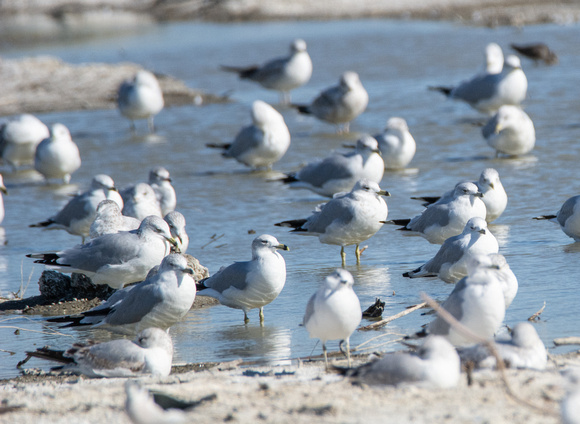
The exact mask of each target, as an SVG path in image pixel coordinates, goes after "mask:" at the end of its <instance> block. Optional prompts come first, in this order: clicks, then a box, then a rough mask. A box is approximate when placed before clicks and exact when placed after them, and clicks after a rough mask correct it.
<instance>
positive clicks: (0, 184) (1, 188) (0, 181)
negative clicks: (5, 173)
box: [0, 174, 8, 224]
mask: <svg viewBox="0 0 580 424" xmlns="http://www.w3.org/2000/svg"><path fill="white" fill-rule="evenodd" d="M2 193H4V194H7V193H8V191H7V190H6V186H5V185H4V177H2V174H0V224H2V221H4V215H5V212H4V199H3V196H2Z"/></svg>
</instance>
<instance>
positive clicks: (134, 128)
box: [129, 119, 137, 133]
mask: <svg viewBox="0 0 580 424" xmlns="http://www.w3.org/2000/svg"><path fill="white" fill-rule="evenodd" d="M129 128H131V133H135V131H137V127H136V126H135V121H133V120H132V119H131V126H130V127H129Z"/></svg>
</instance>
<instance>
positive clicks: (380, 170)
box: [280, 135, 384, 197]
mask: <svg viewBox="0 0 580 424" xmlns="http://www.w3.org/2000/svg"><path fill="white" fill-rule="evenodd" d="M383 174H384V162H383V160H382V159H381V156H380V150H379V146H378V143H377V140H375V139H374V138H373V137H371V136H368V135H365V136H363V137H361V138H360V139H358V140H357V142H356V148H355V151H354V152H349V153H345V154H341V153H334V154H332V155H331V156H328V157H327V158H325V159H322V160H319V161H316V162H312V163H309V164H308V165H306V166H305V167H304V168H302V169H301V170H300V171H298V172H296V173H293V174H288V175H287V176H286V177H285V178H283V179H281V180H280V181H282V182H283V183H285V184H288V185H289V187H291V188H306V189H309V190H311V191H313V192H315V193H318V194H320V195H321V196H327V197H333V196H334V195H335V194H336V193H342V192H349V191H351V190H352V188H353V187H354V185H355V184H356V183H357V181H359V180H361V179H362V178H367V179H369V180H370V181H374V182H376V183H377V184H378V183H380V182H381V180H382V179H383Z"/></svg>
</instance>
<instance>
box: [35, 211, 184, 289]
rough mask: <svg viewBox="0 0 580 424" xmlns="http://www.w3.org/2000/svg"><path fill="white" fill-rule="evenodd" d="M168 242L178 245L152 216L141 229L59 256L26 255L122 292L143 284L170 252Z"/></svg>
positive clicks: (92, 242) (110, 235) (64, 251)
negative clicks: (125, 287)
mask: <svg viewBox="0 0 580 424" xmlns="http://www.w3.org/2000/svg"><path fill="white" fill-rule="evenodd" d="M168 243H170V244H172V245H174V246H176V245H177V242H176V241H175V240H174V239H173V237H171V233H170V231H169V226H168V225H167V223H166V222H165V221H164V220H163V219H161V218H159V217H157V216H148V217H147V218H145V219H144V220H143V221H142V222H141V225H140V226H139V228H138V229H136V230H134V231H122V232H120V233H115V234H105V235H104V236H101V237H97V238H96V239H94V240H91V241H90V242H88V243H86V244H82V245H77V246H75V247H71V248H70V249H66V250H63V251H60V252H57V253H33V254H29V255H26V256H27V257H29V258H34V259H37V260H36V261H34V262H35V263H40V264H45V265H48V266H50V267H52V268H55V269H56V270H58V271H61V272H80V273H82V274H85V275H86V276H87V277H89V278H90V279H91V280H92V282H93V283H94V284H108V285H109V286H111V287H113V288H115V289H118V288H121V287H123V286H124V285H125V284H131V283H135V282H137V281H142V280H144V279H145V277H146V276H147V273H148V272H149V270H150V269H151V268H153V267H154V266H155V265H159V264H160V263H161V261H162V260H163V258H164V257H165V256H166V255H167V254H168V253H169V247H168Z"/></svg>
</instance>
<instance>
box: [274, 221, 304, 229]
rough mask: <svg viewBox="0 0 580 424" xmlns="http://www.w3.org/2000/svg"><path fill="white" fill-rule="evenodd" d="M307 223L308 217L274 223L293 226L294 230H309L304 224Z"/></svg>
mask: <svg viewBox="0 0 580 424" xmlns="http://www.w3.org/2000/svg"><path fill="white" fill-rule="evenodd" d="M304 224H306V219H291V220H290V221H282V222H278V223H277V224H274V225H275V226H276V227H288V228H293V230H292V231H307V230H305V229H304V228H302V226H303V225H304Z"/></svg>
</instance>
